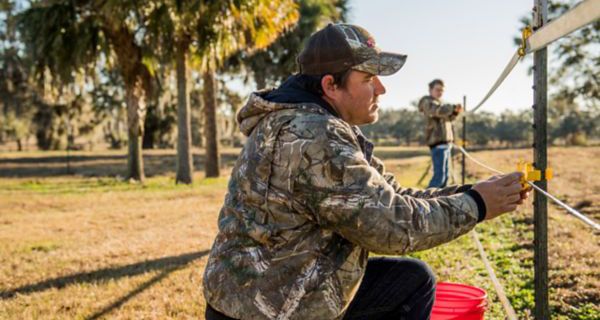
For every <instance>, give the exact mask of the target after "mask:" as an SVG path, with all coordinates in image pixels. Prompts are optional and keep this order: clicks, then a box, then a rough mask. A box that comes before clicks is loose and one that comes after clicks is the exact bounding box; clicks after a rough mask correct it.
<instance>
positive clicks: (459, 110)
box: [454, 103, 463, 114]
mask: <svg viewBox="0 0 600 320" xmlns="http://www.w3.org/2000/svg"><path fill="white" fill-rule="evenodd" d="M462 111H463V106H462V104H460V103H459V104H457V105H455V106H454V112H455V113H456V114H459V113H461V112H462Z"/></svg>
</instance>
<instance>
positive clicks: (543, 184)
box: [533, 0, 550, 320]
mask: <svg viewBox="0 0 600 320" xmlns="http://www.w3.org/2000/svg"><path fill="white" fill-rule="evenodd" d="M534 4H535V6H534V9H533V10H534V11H533V29H534V31H535V30H536V29H539V28H541V27H542V26H543V25H544V24H545V23H546V21H547V18H548V1H547V0H534ZM533 60H534V65H533V68H534V69H533V70H534V72H533V82H534V86H533V90H534V98H533V109H534V111H533V122H534V124H533V131H534V144H533V157H534V161H535V163H534V165H535V167H536V168H537V169H538V170H541V171H542V173H545V170H546V167H547V164H548V163H547V148H548V145H547V142H548V141H547V105H548V93H547V90H548V88H547V86H548V74H547V64H548V49H547V48H543V49H540V50H538V51H536V52H535V53H534V54H533ZM536 185H537V186H539V187H540V188H542V189H544V190H547V188H548V183H547V180H546V178H545V174H542V179H541V181H538V182H536ZM533 210H534V214H533V223H534V229H533V232H534V236H533V238H534V240H533V244H534V255H533V261H534V284H535V311H534V315H535V319H537V320H546V319H550V307H549V303H548V201H547V199H546V197H544V196H543V195H542V194H540V193H538V192H536V193H535V196H534V199H533Z"/></svg>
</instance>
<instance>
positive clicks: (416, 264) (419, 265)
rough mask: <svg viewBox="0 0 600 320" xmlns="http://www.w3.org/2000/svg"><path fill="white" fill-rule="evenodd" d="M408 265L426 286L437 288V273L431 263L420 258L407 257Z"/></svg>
mask: <svg viewBox="0 0 600 320" xmlns="http://www.w3.org/2000/svg"><path fill="white" fill-rule="evenodd" d="M405 263H406V265H407V266H406V267H407V268H410V269H411V270H413V273H414V274H416V275H417V277H418V279H421V281H422V283H423V285H424V286H427V287H430V288H431V289H434V288H435V283H436V279H435V274H434V273H433V270H432V269H431V267H429V265H428V264H427V263H425V262H423V261H421V260H418V259H407V260H406V261H405Z"/></svg>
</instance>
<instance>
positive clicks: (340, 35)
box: [298, 24, 406, 76]
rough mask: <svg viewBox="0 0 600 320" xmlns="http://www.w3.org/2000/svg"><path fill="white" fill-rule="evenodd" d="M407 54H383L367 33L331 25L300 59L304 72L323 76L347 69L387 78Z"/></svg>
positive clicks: (312, 39) (313, 38) (311, 40)
mask: <svg viewBox="0 0 600 320" xmlns="http://www.w3.org/2000/svg"><path fill="white" fill-rule="evenodd" d="M405 61H406V55H403V54H397V53H391V52H382V51H381V50H380V49H379V48H377V47H376V46H375V40H374V39H373V37H372V36H371V35H370V34H369V33H368V32H367V30H365V29H363V28H361V27H359V26H355V25H350V24H329V25H328V26H327V27H325V28H323V29H321V30H319V31H317V32H316V33H314V34H313V35H312V36H311V37H310V38H309V39H308V43H307V44H306V46H305V47H304V50H302V52H301V53H300V55H299V56H298V64H299V66H300V73H302V74H307V75H323V74H327V73H337V72H341V71H344V70H347V69H353V70H358V71H363V72H367V73H370V74H374V75H381V76H387V75H391V74H394V73H396V72H397V71H398V70H400V68H402V66H403V65H404V62H405Z"/></svg>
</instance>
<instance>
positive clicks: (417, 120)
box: [363, 100, 600, 147]
mask: <svg viewBox="0 0 600 320" xmlns="http://www.w3.org/2000/svg"><path fill="white" fill-rule="evenodd" d="M532 116H533V113H532V111H531V110H521V111H511V110H506V111H504V112H502V113H500V114H493V113H490V112H485V111H481V112H478V113H475V114H471V115H469V116H468V118H467V144H468V145H471V146H496V147H521V146H530V145H531V141H532V137H533V129H532V124H533V118H532ZM424 120H425V119H424V116H423V114H422V113H420V112H419V111H418V110H417V109H416V107H414V106H411V107H407V108H401V109H384V110H383V111H380V114H379V121H378V122H377V123H375V124H372V125H369V126H366V127H364V128H363V132H364V133H365V134H366V135H367V136H368V137H369V138H371V139H373V140H374V141H375V142H377V144H378V145H388V146H393V145H396V146H399V145H404V146H408V145H418V144H422V143H423V141H424V140H425V139H424V131H425V130H424V127H423V126H424V123H425V122H424ZM454 124H455V126H454V133H455V138H456V139H457V141H461V140H462V136H461V135H462V118H460V117H459V118H458V119H457V120H456V121H455V122H454ZM548 135H549V136H548V139H549V142H550V143H551V144H555V145H587V144H591V143H600V109H594V110H590V109H583V108H580V107H578V106H577V105H573V104H566V103H565V101H557V100H553V101H551V102H550V107H549V115H548Z"/></svg>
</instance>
